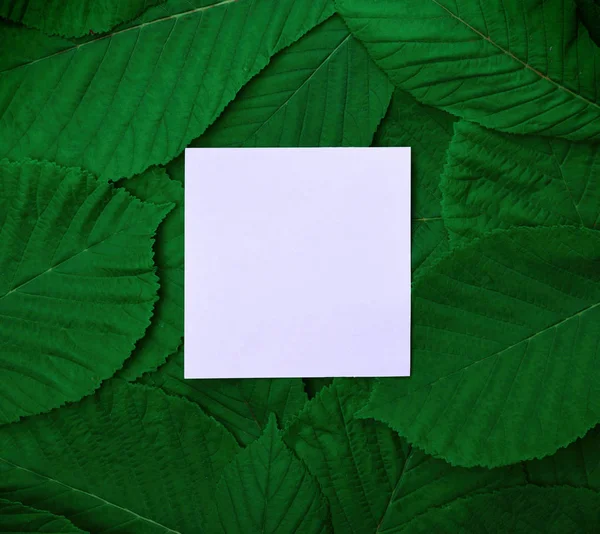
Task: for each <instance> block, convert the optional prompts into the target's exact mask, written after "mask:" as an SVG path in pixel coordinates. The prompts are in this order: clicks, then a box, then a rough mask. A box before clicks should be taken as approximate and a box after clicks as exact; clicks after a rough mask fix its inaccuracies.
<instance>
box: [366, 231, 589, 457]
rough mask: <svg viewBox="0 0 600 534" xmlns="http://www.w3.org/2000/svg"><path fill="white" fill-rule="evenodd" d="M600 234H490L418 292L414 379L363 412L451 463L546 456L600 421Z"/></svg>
mask: <svg viewBox="0 0 600 534" xmlns="http://www.w3.org/2000/svg"><path fill="white" fill-rule="evenodd" d="M599 265H600V232H596V231H594V230H588V229H585V228H574V227H550V228H535V229H534V228H518V229H512V230H503V231H496V232H493V233H490V234H486V236H484V237H482V238H481V239H478V240H475V241H473V242H472V243H471V244H469V245H467V246H464V247H463V248H458V249H456V250H454V252H453V253H452V254H451V255H449V256H447V257H445V258H444V259H442V260H441V261H440V262H439V263H437V264H436V265H435V266H434V267H433V268H432V269H430V270H428V271H427V272H425V273H423V275H422V276H420V277H419V278H418V279H417V280H416V281H415V283H414V287H413V294H412V297H413V304H412V306H413V307H412V368H411V377H410V378H391V379H382V380H381V381H380V383H379V385H378V386H377V388H376V389H375V391H374V393H373V396H372V398H371V400H370V404H369V406H368V408H367V409H366V410H364V412H363V413H362V414H363V415H364V416H370V417H374V418H376V419H378V420H381V421H384V422H386V423H388V424H389V425H390V426H392V427H393V428H394V429H395V430H396V431H398V432H399V433H400V434H401V435H403V436H405V437H406V438H407V439H408V441H409V442H411V443H414V444H415V445H416V446H418V447H421V448H423V449H424V450H425V451H427V452H429V453H430V454H434V455H439V456H442V457H444V458H446V459H447V460H448V461H450V462H451V463H453V464H456V465H465V466H473V465H484V466H488V467H493V466H497V465H505V464H510V463H514V462H517V461H519V460H525V459H530V458H534V457H542V456H546V455H548V454H552V453H553V452H555V451H556V450H557V449H558V448H560V447H563V446H566V445H567V444H569V443H571V442H572V441H574V440H575V439H576V438H578V437H579V436H582V435H583V434H585V432H587V430H588V429H590V428H591V427H592V426H594V425H595V424H596V423H597V422H598V420H599V419H600V380H599V376H598V374H597V365H596V357H597V354H598V351H599V350H600V341H599V340H600V269H599V268H598V267H599Z"/></svg>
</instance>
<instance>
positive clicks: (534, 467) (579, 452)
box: [524, 427, 600, 490]
mask: <svg viewBox="0 0 600 534" xmlns="http://www.w3.org/2000/svg"><path fill="white" fill-rule="evenodd" d="M524 469H525V471H526V474H527V480H528V481H529V482H531V483H533V484H538V485H547V486H551V485H561V484H566V485H569V486H576V487H583V488H590V489H594V490H600V427H596V428H593V429H592V430H590V431H589V432H588V433H587V434H586V435H585V436H584V437H583V438H580V439H578V440H577V441H575V442H574V443H571V445H569V446H568V447H565V448H562V449H559V450H558V451H556V453H555V454H553V455H552V456H547V457H546V458H542V459H541V460H531V461H529V462H525V463H524Z"/></svg>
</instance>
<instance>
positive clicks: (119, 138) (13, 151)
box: [0, 0, 333, 180]
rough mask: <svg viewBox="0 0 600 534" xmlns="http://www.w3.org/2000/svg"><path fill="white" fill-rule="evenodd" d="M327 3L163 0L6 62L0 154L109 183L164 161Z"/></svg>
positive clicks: (324, 11) (0, 85) (323, 12)
mask: <svg viewBox="0 0 600 534" xmlns="http://www.w3.org/2000/svg"><path fill="white" fill-rule="evenodd" d="M164 9H167V10H168V13H170V14H165V12H164ZM332 10H333V8H332V5H331V4H330V2H329V1H328V0H318V1H317V2H308V1H306V0H303V1H294V0H281V1H279V2H277V3H276V5H274V4H273V3H272V2H271V1H269V0H239V1H235V2H234V1H233V0H223V1H221V2H220V3H217V4H213V5H207V4H206V0H189V1H186V2H177V1H174V0H170V1H167V2H166V3H165V4H161V5H160V6H157V7H155V8H152V9H150V10H148V12H146V14H145V15H144V16H142V17H140V18H139V19H137V20H136V21H134V22H133V23H131V24H128V25H125V26H124V27H121V28H120V29H118V30H116V31H114V32H112V33H110V34H106V35H103V36H99V37H95V38H93V39H90V40H87V41H85V42H81V43H78V44H76V45H73V46H72V47H71V48H68V49H65V50H62V51H61V52H60V53H50V54H48V55H46V56H45V57H42V58H39V59H37V60H34V61H31V62H29V63H25V64H22V65H20V66H18V67H15V68H13V69H11V70H4V71H2V72H0V157H3V156H6V157H8V158H11V159H18V158H21V157H23V156H29V157H33V158H45V159H52V160H54V161H56V162H57V163H59V164H62V165H78V166H81V167H83V168H85V169H87V170H90V171H92V172H94V173H95V174H96V175H97V176H99V177H101V178H103V179H114V180H116V179H119V178H122V177H129V176H133V175H135V174H138V173H140V172H142V171H144V170H145V169H147V168H148V167H150V166H151V165H154V164H160V163H165V162H167V161H170V160H171V159H172V158H173V157H175V156H176V155H178V154H179V153H180V152H181V151H182V150H183V149H184V148H185V146H186V145H187V144H188V143H189V142H190V141H191V140H192V139H194V138H196V137H198V136H199V135H200V134H202V133H203V132H204V130H205V129H206V127H207V126H208V125H209V124H211V123H212V122H213V121H214V119H215V118H216V117H217V116H218V115H219V114H220V113H221V111H222V110H223V109H224V107H225V106H226V104H227V103H228V102H229V101H230V100H232V99H233V97H234V96H235V94H236V92H237V91H238V90H239V89H240V88H241V87H242V86H243V85H244V84H245V83H246V82H247V81H248V80H249V79H250V78H251V77H252V76H253V75H255V74H256V73H258V72H259V71H260V70H261V69H262V68H263V67H265V66H266V64H267V63H268V61H269V58H270V56H271V55H273V54H274V53H276V52H278V51H279V50H281V49H283V48H284V47H286V46H287V45H289V44H291V43H292V42H294V41H295V40H296V39H298V38H299V37H300V36H302V35H303V34H304V33H306V32H307V31H308V30H310V29H311V28H312V27H314V26H315V25H316V24H318V23H319V22H321V21H323V20H324V19H325V18H327V17H328V16H329V15H331V13H332Z"/></svg>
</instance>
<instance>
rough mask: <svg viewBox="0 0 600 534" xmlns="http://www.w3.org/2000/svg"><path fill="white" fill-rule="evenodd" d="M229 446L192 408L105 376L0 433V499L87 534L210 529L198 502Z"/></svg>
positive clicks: (205, 499) (230, 453) (206, 496)
mask: <svg viewBox="0 0 600 534" xmlns="http://www.w3.org/2000/svg"><path fill="white" fill-rule="evenodd" d="M237 450H238V446H237V445H236V443H235V440H234V439H233V437H232V436H231V435H230V434H229V433H228V432H227V431H226V430H225V429H224V428H223V427H222V426H221V425H219V424H218V423H217V422H216V421H215V420H214V419H212V418H211V417H208V416H207V415H205V414H204V413H203V412H202V411H201V410H200V409H199V408H198V407H197V406H194V405H193V404H191V403H189V402H187V401H185V400H184V399H177V398H174V397H169V396H168V395H165V394H164V393H163V392H161V391H158V390H156V389H152V388H146V387H144V386H140V385H134V384H129V383H127V382H124V381H122V380H119V379H115V380H111V381H110V382H107V383H106V384H105V385H104V386H103V387H102V388H101V389H100V390H99V392H98V393H97V394H96V395H94V396H92V397H88V398H86V399H84V400H82V401H81V402H80V403H78V404H73V405H70V406H65V407H62V408H60V409H58V410H54V411H52V412H50V413H48V414H44V415H39V416H36V417H31V418H29V419H26V420H24V421H21V422H19V423H15V424H12V425H5V426H3V427H0V496H1V497H4V498H7V499H12V500H17V501H20V502H22V503H24V504H26V505H28V506H33V507H40V508H44V509H47V510H49V511H50V512H52V513H54V514H59V515H63V516H65V517H66V518H68V519H70V520H71V522H72V523H73V524H74V525H76V526H78V527H80V528H83V529H86V530H89V531H90V532H105V531H109V530H110V532H113V533H123V534H131V533H133V532H135V533H136V534H147V533H148V534H149V533H152V534H154V533H156V534H158V533H161V534H163V533H184V532H213V531H212V530H211V529H210V528H209V527H210V526H209V525H207V521H206V514H207V510H208V503H210V502H211V501H212V498H213V496H214V491H215V488H216V484H217V481H218V478H219V476H220V473H221V472H222V471H223V469H224V468H225V466H226V465H227V464H228V463H229V462H230V461H231V460H232V459H233V457H234V456H235V454H236V452H237Z"/></svg>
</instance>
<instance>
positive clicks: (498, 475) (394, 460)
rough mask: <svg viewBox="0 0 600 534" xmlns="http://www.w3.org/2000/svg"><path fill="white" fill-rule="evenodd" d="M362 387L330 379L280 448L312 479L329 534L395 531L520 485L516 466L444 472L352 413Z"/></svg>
mask: <svg viewBox="0 0 600 534" xmlns="http://www.w3.org/2000/svg"><path fill="white" fill-rule="evenodd" d="M369 383H370V381H368V380H364V379H337V378H336V379H335V381H334V383H333V385H331V386H329V387H328V388H325V389H322V390H321V391H320V392H319V394H318V395H317V397H316V398H314V399H313V400H311V401H310V402H309V403H308V404H307V405H306V407H305V409H304V410H302V412H301V414H300V415H299V416H298V418H297V419H296V420H295V421H294V422H293V423H292V424H291V425H290V426H289V428H288V429H287V430H286V434H285V441H286V443H287V444H288V445H289V446H290V447H291V448H292V449H293V450H294V451H295V452H296V454H297V455H298V456H299V457H300V458H301V459H302V460H303V461H304V463H305V464H306V465H307V467H308V469H309V471H310V472H311V473H312V474H313V475H315V476H316V477H317V480H318V481H319V483H320V485H321V487H322V489H323V493H324V494H325V496H326V497H327V499H328V500H329V503H330V506H331V515H332V520H333V526H334V530H335V532H344V533H363V532H364V533H365V534H367V533H368V534H373V533H376V532H380V533H383V532H388V531H394V532H395V531H396V530H397V529H399V528H400V527H401V526H402V525H403V524H405V523H406V522H407V521H409V520H410V519H412V518H413V517H414V516H416V515H418V514H421V513H424V512H426V511H427V510H428V509H429V508H430V507H434V506H442V505H445V504H447V503H449V502H452V501H453V500H454V499H457V498H459V497H461V496H464V495H468V494H471V493H473V492H477V491H485V490H490V489H493V488H498V487H503V486H512V485H516V484H523V483H525V479H524V477H523V474H522V472H521V470H520V468H519V466H512V467H509V468H500V469H494V470H488V469H481V468H475V469H463V468H457V467H452V466H450V465H449V464H447V463H446V462H444V461H443V460H439V459H435V458H432V457H431V456H428V455H426V454H424V453H423V452H421V451H419V450H418V449H416V448H412V447H411V446H410V445H409V444H408V443H406V441H404V440H403V439H402V438H400V437H399V436H398V435H397V434H396V433H395V432H393V431H392V430H391V429H390V428H389V427H387V426H385V425H383V424H381V423H379V422H377V421H373V420H364V419H357V418H356V417H355V413H356V411H357V410H359V409H360V408H361V407H363V406H364V405H365V404H366V402H367V399H368V395H369V391H370V388H369Z"/></svg>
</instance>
